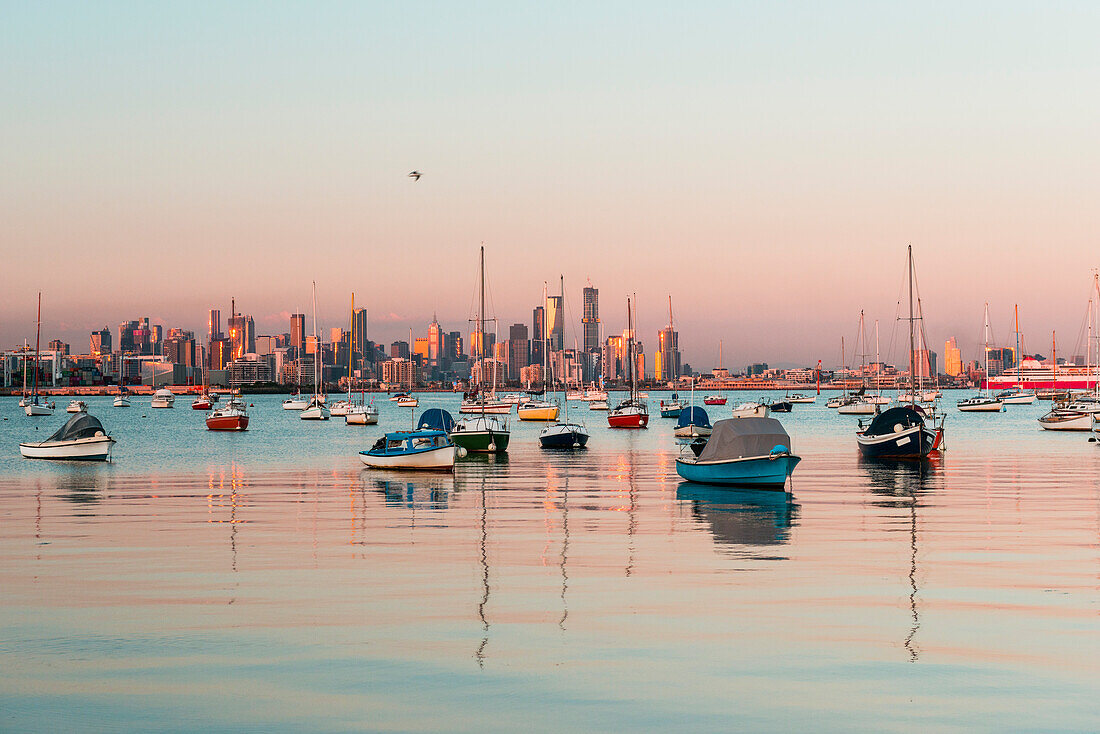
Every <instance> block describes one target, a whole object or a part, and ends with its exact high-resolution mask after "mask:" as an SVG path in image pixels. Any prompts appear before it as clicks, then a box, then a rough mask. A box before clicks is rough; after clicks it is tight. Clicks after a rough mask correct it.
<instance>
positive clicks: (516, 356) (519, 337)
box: [508, 324, 531, 377]
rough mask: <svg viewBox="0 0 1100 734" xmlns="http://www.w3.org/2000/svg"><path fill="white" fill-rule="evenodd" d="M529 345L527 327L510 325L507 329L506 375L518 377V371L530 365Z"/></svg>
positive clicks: (524, 325)
mask: <svg viewBox="0 0 1100 734" xmlns="http://www.w3.org/2000/svg"><path fill="white" fill-rule="evenodd" d="M530 354H531V344H530V342H529V341H528V340H527V325H526V324H512V325H511V326H510V327H508V375H509V377H518V376H519V372H520V370H522V369H523V368H524V367H526V366H527V365H528V364H530Z"/></svg>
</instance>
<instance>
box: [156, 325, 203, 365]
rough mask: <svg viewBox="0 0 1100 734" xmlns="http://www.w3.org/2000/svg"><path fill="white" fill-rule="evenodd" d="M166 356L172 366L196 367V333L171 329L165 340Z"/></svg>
mask: <svg viewBox="0 0 1100 734" xmlns="http://www.w3.org/2000/svg"><path fill="white" fill-rule="evenodd" d="M164 356H165V358H167V360H168V361H169V362H171V363H172V364H180V365H183V366H185V367H194V366H195V365H196V361H195V333H194V332H192V331H186V330H184V329H169V330H168V336H167V337H166V338H165V340H164Z"/></svg>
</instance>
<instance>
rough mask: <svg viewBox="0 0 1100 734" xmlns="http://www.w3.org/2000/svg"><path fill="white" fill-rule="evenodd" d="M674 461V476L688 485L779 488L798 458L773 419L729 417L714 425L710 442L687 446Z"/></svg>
mask: <svg viewBox="0 0 1100 734" xmlns="http://www.w3.org/2000/svg"><path fill="white" fill-rule="evenodd" d="M691 449H692V454H697V455H695V456H688V457H683V456H681V457H680V458H678V459H676V473H677V474H679V475H680V476H681V477H683V478H684V479H686V480H688V481H689V482H699V483H701V484H725V485H737V486H753V487H775V488H783V487H784V486H785V485H786V483H787V477H789V476H790V475H791V472H793V471H794V468H795V467H796V466H797V465H798V462H800V461H801V460H802V459H801V458H800V457H798V456H795V455H794V454H792V453H791V437H790V436H789V435H788V434H787V432H786V431H785V430H784V429H783V424H782V423H780V422H779V421H777V420H776V419H775V418H729V419H726V420H720V421H718V422H717V423H715V424H714V429H713V432H712V433H711V437H710V439H709V440H708V441H707V442H706V443H705V444H702V443H701V442H698V443H692V444H691Z"/></svg>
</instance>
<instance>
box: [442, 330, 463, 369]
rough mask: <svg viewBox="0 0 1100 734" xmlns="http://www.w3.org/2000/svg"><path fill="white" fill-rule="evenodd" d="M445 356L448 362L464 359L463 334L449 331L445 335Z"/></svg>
mask: <svg viewBox="0 0 1100 734" xmlns="http://www.w3.org/2000/svg"><path fill="white" fill-rule="evenodd" d="M443 356H444V358H445V359H446V360H447V361H448V362H454V361H455V360H458V359H462V334H461V333H459V332H457V331H448V332H447V333H446V334H444V335H443Z"/></svg>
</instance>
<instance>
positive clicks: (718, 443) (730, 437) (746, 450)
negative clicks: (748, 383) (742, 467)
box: [699, 418, 791, 461]
mask: <svg viewBox="0 0 1100 734" xmlns="http://www.w3.org/2000/svg"><path fill="white" fill-rule="evenodd" d="M776 449H780V450H782V451H786V452H789V451H790V450H791V437H790V436H789V435H788V434H787V432H786V431H785V430H784V429H783V424H782V423H780V422H779V421H777V420H776V419H775V418H726V419H724V420H720V421H717V422H715V424H714V432H713V433H711V435H710V440H709V441H707V445H706V446H705V447H704V448H703V451H702V452H701V453H700V454H699V461H727V460H729V459H741V458H745V457H748V456H767V455H769V454H771V453H773V452H774V451H775V450H776Z"/></svg>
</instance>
